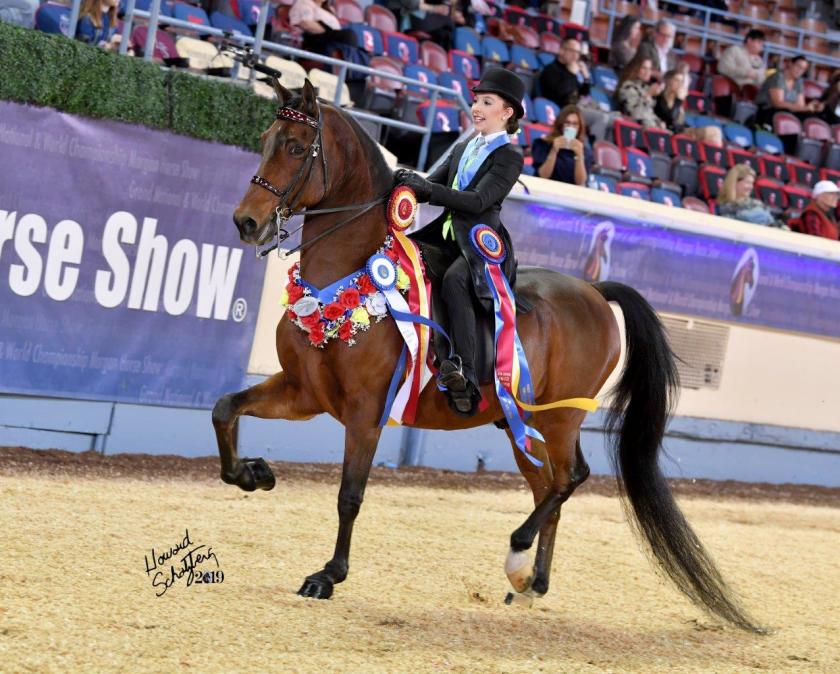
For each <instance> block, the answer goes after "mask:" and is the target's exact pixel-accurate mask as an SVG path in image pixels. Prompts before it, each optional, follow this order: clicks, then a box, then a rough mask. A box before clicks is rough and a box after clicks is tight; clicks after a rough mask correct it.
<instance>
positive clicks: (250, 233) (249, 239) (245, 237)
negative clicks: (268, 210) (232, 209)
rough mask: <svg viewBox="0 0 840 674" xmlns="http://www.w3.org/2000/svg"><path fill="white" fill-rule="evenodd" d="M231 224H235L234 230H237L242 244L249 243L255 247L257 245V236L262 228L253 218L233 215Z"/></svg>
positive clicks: (258, 241)
mask: <svg viewBox="0 0 840 674" xmlns="http://www.w3.org/2000/svg"><path fill="white" fill-rule="evenodd" d="M233 224H235V225H236V228H237V229H238V230H239V238H240V239H241V240H242V241H243V242H244V243H250V244H252V245H255V246H256V245H259V243H260V240H259V239H260V237H259V234H260V230H261V229H262V227H260V226H259V224H258V223H257V221H256V220H254V218H252V217H250V216H248V215H238V214H236V213H234V215H233Z"/></svg>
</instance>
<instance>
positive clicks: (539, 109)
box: [534, 96, 560, 126]
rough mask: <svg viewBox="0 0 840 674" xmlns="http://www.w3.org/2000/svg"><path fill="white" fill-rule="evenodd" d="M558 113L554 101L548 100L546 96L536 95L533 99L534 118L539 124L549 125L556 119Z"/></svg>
mask: <svg viewBox="0 0 840 674" xmlns="http://www.w3.org/2000/svg"><path fill="white" fill-rule="evenodd" d="M559 114H560V108H559V107H558V105H557V104H556V103H554V102H552V101H549V100H548V99H547V98H542V97H541V96H537V97H536V98H535V99H534V118H535V119H536V120H537V121H538V122H539V123H540V124H547V125H549V126H551V125H552V124H554V120H555V119H557V115H559Z"/></svg>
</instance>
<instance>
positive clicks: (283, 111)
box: [233, 79, 327, 245]
mask: <svg viewBox="0 0 840 674" xmlns="http://www.w3.org/2000/svg"><path fill="white" fill-rule="evenodd" d="M274 89H275V91H276V92H277V98H278V102H279V106H278V108H277V119H276V120H275V121H274V123H273V124H272V125H271V126H270V127H269V128H268V129H267V130H266V131H265V132H264V133H263V134H262V137H261V138H262V161H261V162H260V167H259V169H258V173H257V175H255V176H254V177H253V178H252V179H251V185H250V187H249V188H248V191H247V192H245V196H244V197H243V198H242V201H240V202H239V206H238V207H237V208H236V211H234V214H233V222H234V223H235V224H236V227H237V229H238V230H239V238H240V239H242V241H244V242H245V243H250V244H253V245H261V244H263V243H265V242H266V241H268V240H270V239H271V238H272V237H273V236H274V235H275V233H276V232H277V226H278V225H277V220H278V218H277V217H276V216H277V215H279V216H283V217H290V216H291V215H293V214H295V213H297V212H300V211H301V210H302V209H303V208H307V207H311V206H314V205H315V204H317V203H318V202H319V201H321V200H322V199H323V198H324V196H325V194H326V188H327V184H326V183H327V175H326V163H325V160H324V155H323V139H322V137H321V133H322V127H323V120H322V117H321V110H320V108H319V106H318V101H317V98H316V96H315V90H314V89H313V87H312V84H310V82H309V80H308V79H307V80H306V82H305V83H304V85H303V92H302V94H301V95H300V96H293V95H292V93H291V92H290V91H289V90H288V89H286V88H285V87H283V86H282V85H281V84H280V83H279V82H278V81H277V80H274Z"/></svg>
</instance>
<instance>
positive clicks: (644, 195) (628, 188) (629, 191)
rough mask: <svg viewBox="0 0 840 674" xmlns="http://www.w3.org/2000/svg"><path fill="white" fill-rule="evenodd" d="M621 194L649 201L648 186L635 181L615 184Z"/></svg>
mask: <svg viewBox="0 0 840 674" xmlns="http://www.w3.org/2000/svg"><path fill="white" fill-rule="evenodd" d="M616 189H617V190H618V193H619V194H620V195H621V196H624V197H632V198H633V199H642V200H643V201H650V187H648V186H647V185H643V184H641V183H637V182H621V183H618V185H616Z"/></svg>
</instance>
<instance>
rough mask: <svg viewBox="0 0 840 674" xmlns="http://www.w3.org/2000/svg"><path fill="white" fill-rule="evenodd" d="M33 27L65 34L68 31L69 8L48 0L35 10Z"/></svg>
mask: <svg viewBox="0 0 840 674" xmlns="http://www.w3.org/2000/svg"><path fill="white" fill-rule="evenodd" d="M35 27H36V28H37V29H38V30H40V31H43V32H44V33H57V34H60V35H67V34H68V33H69V31H70V8H69V7H65V6H64V5H54V4H52V3H50V2H48V3H46V4H45V5H41V6H40V7H39V8H38V11H37V12H35Z"/></svg>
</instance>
